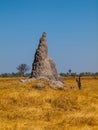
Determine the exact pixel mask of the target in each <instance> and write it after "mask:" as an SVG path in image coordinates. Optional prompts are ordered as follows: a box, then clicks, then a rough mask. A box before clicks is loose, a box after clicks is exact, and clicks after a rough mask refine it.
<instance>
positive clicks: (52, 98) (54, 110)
mask: <svg viewBox="0 0 98 130" xmlns="http://www.w3.org/2000/svg"><path fill="white" fill-rule="evenodd" d="M19 80H20V78H0V130H98V78H92V77H90V78H89V77H88V78H82V86H83V89H82V90H78V87H77V84H76V81H75V78H64V80H65V83H66V86H67V89H66V90H54V89H51V88H50V87H49V85H48V83H47V82H46V83H45V86H46V87H45V88H44V89H42V90H39V89H37V88H35V84H36V82H42V81H41V80H37V81H31V82H25V83H19ZM71 85H73V86H74V89H73V90H71V89H70V86H71Z"/></svg>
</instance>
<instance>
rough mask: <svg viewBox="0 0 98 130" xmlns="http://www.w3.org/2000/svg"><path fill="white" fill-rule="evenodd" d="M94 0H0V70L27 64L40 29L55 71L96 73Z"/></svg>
mask: <svg viewBox="0 0 98 130" xmlns="http://www.w3.org/2000/svg"><path fill="white" fill-rule="evenodd" d="M97 20H98V1H97V0H0V73H4V72H7V73H8V72H16V71H17V70H16V67H17V65H19V64H21V63H26V64H28V65H29V66H30V67H31V65H32V62H33V59H34V53H35V50H36V48H37V46H38V41H39V38H40V37H41V35H42V32H44V31H45V32H46V33H47V43H48V47H49V55H50V56H51V57H52V59H53V60H54V61H55V63H56V66H57V70H58V72H67V71H68V70H69V69H71V70H72V71H73V72H77V73H79V72H98V39H97V37H98V21H97Z"/></svg>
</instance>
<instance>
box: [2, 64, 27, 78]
mask: <svg viewBox="0 0 98 130" xmlns="http://www.w3.org/2000/svg"><path fill="white" fill-rule="evenodd" d="M16 69H17V70H18V72H16V73H14V72H12V73H2V74H0V77H20V76H21V77H28V76H30V73H26V72H27V71H28V70H29V69H30V67H29V66H28V65H27V64H20V65H18V66H17V67H16Z"/></svg>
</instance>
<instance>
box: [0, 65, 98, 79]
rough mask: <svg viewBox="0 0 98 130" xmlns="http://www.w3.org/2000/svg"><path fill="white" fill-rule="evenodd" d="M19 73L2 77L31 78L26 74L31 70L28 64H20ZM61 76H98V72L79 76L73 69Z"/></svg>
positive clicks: (3, 74)
mask: <svg viewBox="0 0 98 130" xmlns="http://www.w3.org/2000/svg"><path fill="white" fill-rule="evenodd" d="M16 69H17V70H18V72H16V73H15V72H12V73H2V74H0V77H20V76H21V77H30V73H26V72H27V71H29V70H30V67H29V66H28V65H27V64H20V65H18V66H17V67H16ZM60 75H61V76H65V77H68V76H72V77H75V76H98V72H95V73H92V72H82V73H79V74H77V73H76V72H72V70H71V69H69V70H68V72H66V73H60Z"/></svg>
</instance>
